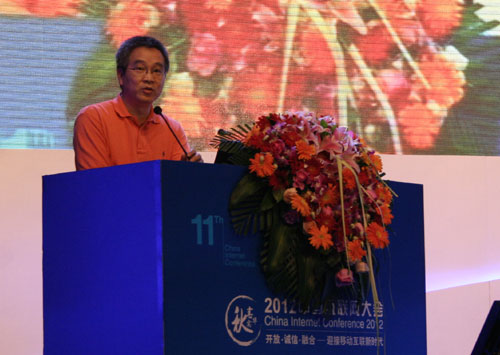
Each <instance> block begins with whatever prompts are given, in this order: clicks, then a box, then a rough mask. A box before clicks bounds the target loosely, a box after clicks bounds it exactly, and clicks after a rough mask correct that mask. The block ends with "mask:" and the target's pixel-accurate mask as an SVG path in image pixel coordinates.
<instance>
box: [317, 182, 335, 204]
mask: <svg viewBox="0 0 500 355" xmlns="http://www.w3.org/2000/svg"><path fill="white" fill-rule="evenodd" d="M338 199H339V193H338V191H337V186H333V185H332V184H328V189H326V191H325V192H324V193H323V195H322V196H321V197H320V198H319V203H320V205H321V206H325V205H335V204H337V203H338Z"/></svg>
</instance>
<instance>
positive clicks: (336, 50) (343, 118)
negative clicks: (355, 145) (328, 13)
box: [300, 0, 351, 127]
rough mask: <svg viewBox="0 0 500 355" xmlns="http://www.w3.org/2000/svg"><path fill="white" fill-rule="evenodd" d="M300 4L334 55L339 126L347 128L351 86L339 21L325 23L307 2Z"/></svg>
mask: <svg viewBox="0 0 500 355" xmlns="http://www.w3.org/2000/svg"><path fill="white" fill-rule="evenodd" d="M300 4H301V6H302V7H303V8H304V11H306V13H307V16H308V17H309V18H310V19H311V20H312V21H313V23H314V24H315V25H316V27H317V28H318V30H319V31H320V32H321V34H322V35H323V37H324V38H325V41H326V43H328V47H329V48H330V52H331V53H332V57H333V60H334V63H335V71H336V76H337V78H336V79H337V106H338V118H339V124H340V125H341V126H346V127H347V124H348V120H347V119H348V117H347V98H348V95H349V93H350V92H351V85H350V84H349V79H348V77H347V73H346V71H345V62H344V52H343V50H342V47H341V45H340V43H339V42H338V40H337V28H336V24H337V19H334V20H332V22H331V23H328V22H326V21H325V19H324V18H323V16H321V14H320V13H319V11H318V10H316V9H314V8H312V7H311V6H310V5H309V6H308V4H307V2H306V1H304V0H301V1H300Z"/></svg>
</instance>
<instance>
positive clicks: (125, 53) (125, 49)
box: [115, 36, 170, 73]
mask: <svg viewBox="0 0 500 355" xmlns="http://www.w3.org/2000/svg"><path fill="white" fill-rule="evenodd" d="M139 47H146V48H155V49H158V50H159V51H160V52H161V54H162V55H163V59H164V60H165V73H167V72H168V69H169V67H170V62H169V60H168V53H167V49H166V48H165V46H164V45H163V44H162V43H161V42H160V41H158V40H157V39H156V38H153V37H149V36H135V37H131V38H129V39H127V40H126V41H124V42H123V43H122V44H121V46H120V48H118V51H117V52H116V56H115V57H116V69H117V70H120V71H121V72H122V73H124V72H125V69H127V66H128V62H129V59H130V54H131V53H132V51H133V50H134V49H136V48H139Z"/></svg>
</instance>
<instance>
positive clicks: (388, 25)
mask: <svg viewBox="0 0 500 355" xmlns="http://www.w3.org/2000/svg"><path fill="white" fill-rule="evenodd" d="M368 3H369V4H370V6H371V7H372V8H373V9H375V11H376V12H377V15H378V16H379V17H380V19H381V20H382V23H383V24H384V26H385V27H386V28H387V30H388V31H389V34H390V35H391V37H392V39H393V41H394V42H395V43H396V45H397V46H398V48H399V51H400V52H401V54H402V55H403V57H404V58H405V59H406V61H407V62H408V65H409V66H410V67H411V68H412V70H413V71H414V72H415V74H416V75H417V77H418V78H419V79H420V81H422V83H423V84H424V86H425V87H426V88H427V89H430V85H429V82H428V81H427V79H426V78H425V76H424V74H422V71H421V70H420V68H419V66H418V64H417V62H415V60H413V58H412V56H411V55H410V53H409V52H408V50H407V49H406V47H405V45H404V44H403V41H402V40H401V38H399V36H398V34H397V33H396V31H395V30H394V27H392V25H391V22H390V21H389V20H388V19H387V16H386V15H385V12H384V11H383V10H382V9H381V8H380V7H379V6H378V4H377V2H376V1H374V0H368Z"/></svg>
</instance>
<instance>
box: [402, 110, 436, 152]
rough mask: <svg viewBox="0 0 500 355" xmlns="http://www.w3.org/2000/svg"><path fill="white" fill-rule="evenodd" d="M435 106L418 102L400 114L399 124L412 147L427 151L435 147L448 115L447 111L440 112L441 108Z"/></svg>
mask: <svg viewBox="0 0 500 355" xmlns="http://www.w3.org/2000/svg"><path fill="white" fill-rule="evenodd" d="M434 106H435V105H434ZM434 106H433V105H430V104H429V105H426V104H424V103H420V102H417V103H414V104H410V105H408V106H406V107H405V108H404V109H402V110H401V111H400V112H399V116H398V122H399V123H400V125H401V128H402V131H403V135H404V138H405V139H406V140H407V142H408V144H409V145H410V146H412V147H414V148H417V149H427V148H431V147H432V146H433V145H434V141H435V139H436V136H437V134H438V133H439V131H440V130H441V125H442V122H443V119H442V118H443V115H446V110H439V106H438V107H434Z"/></svg>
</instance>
